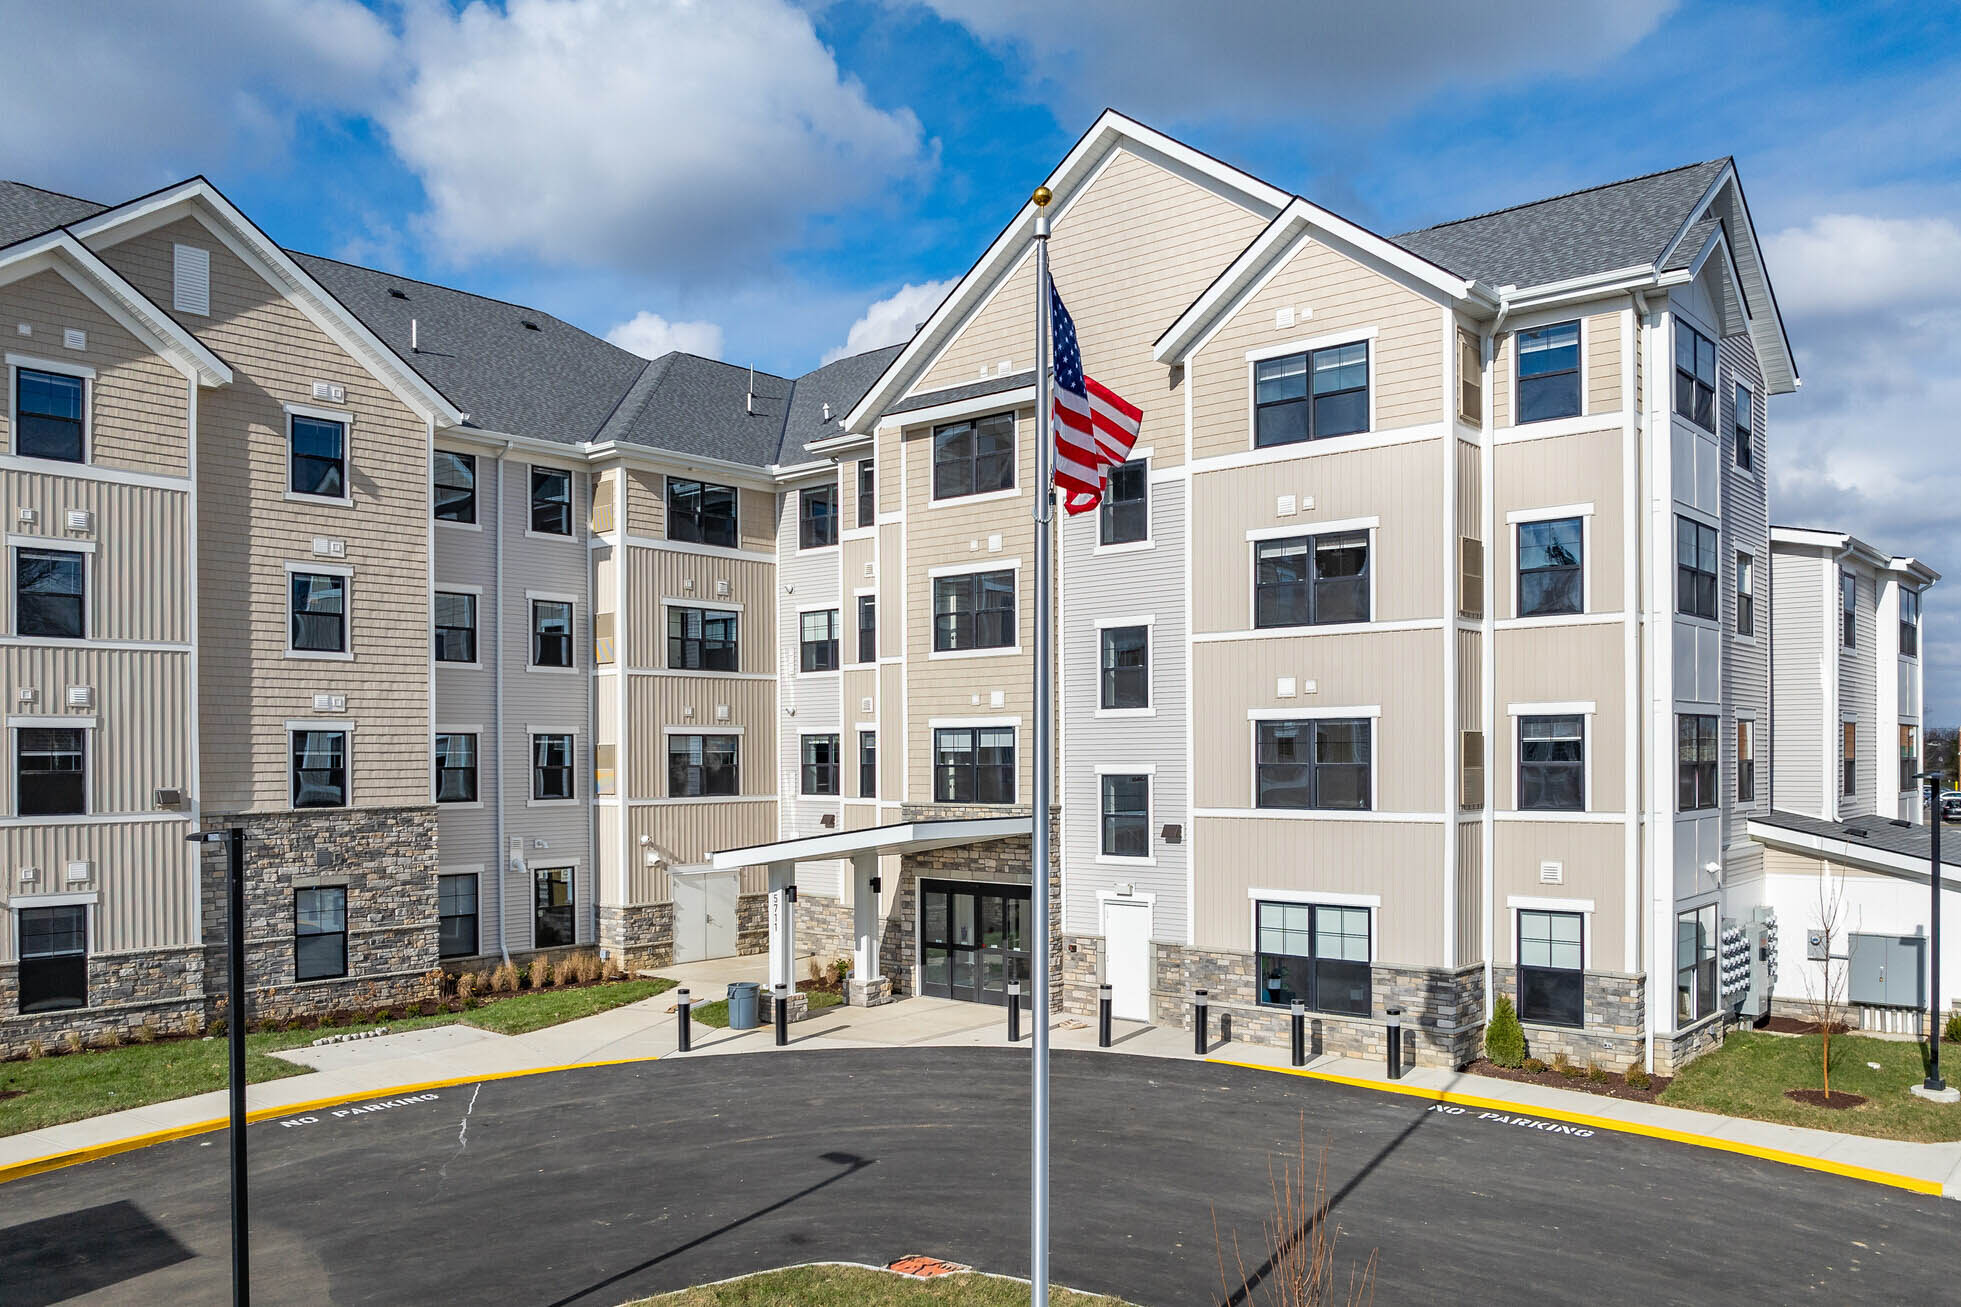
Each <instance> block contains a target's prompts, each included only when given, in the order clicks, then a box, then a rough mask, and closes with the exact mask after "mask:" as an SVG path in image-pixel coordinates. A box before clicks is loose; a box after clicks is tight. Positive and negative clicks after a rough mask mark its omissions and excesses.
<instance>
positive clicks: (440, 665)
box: [287, 581, 483, 672]
mask: <svg viewBox="0 0 1961 1307" xmlns="http://www.w3.org/2000/svg"><path fill="white" fill-rule="evenodd" d="M429 591H430V593H429V639H430V644H431V648H430V651H429V662H430V664H431V665H432V666H434V667H435V668H436V670H437V671H439V672H440V671H454V672H480V671H482V670H483V587H482V586H480V585H464V584H461V583H452V582H448V581H438V582H436V583H435V584H434V585H432V586H430V587H429ZM439 594H455V595H469V596H470V597H471V598H473V599H475V600H476V601H477V602H476V605H475V609H474V615H475V617H476V619H477V620H476V624H475V625H473V626H472V627H471V628H470V630H471V633H472V635H473V636H474V640H475V644H476V646H477V656H476V658H475V660H474V661H471V662H467V663H456V662H445V661H443V660H442V659H440V658H438V657H436V653H435V648H434V643H435V636H436V612H435V603H436V596H437V595H439ZM287 602H288V603H291V602H292V601H291V600H290V599H289V600H288V601H287Z"/></svg>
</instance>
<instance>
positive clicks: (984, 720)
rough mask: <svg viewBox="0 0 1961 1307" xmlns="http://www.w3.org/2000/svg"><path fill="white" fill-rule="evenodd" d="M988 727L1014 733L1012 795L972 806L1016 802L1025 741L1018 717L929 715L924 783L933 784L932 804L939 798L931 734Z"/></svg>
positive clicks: (935, 744) (936, 748)
mask: <svg viewBox="0 0 1961 1307" xmlns="http://www.w3.org/2000/svg"><path fill="white" fill-rule="evenodd" d="M990 728H992V729H1001V728H1006V729H1009V730H1012V731H1013V732H1014V733H1015V774H1014V779H1013V782H1012V784H1011V785H1010V786H1009V793H1010V794H1012V795H1013V796H1014V797H1012V798H1010V799H1009V800H1008V801H1007V802H1006V803H980V802H978V801H976V803H975V805H974V806H976V807H981V808H1010V807H1013V806H1014V805H1015V804H1016V803H1018V802H1020V800H1021V778H1022V767H1023V765H1024V762H1025V760H1024V758H1023V750H1022V745H1023V744H1024V743H1025V741H1024V740H1023V739H1022V738H1021V718H1019V717H929V718H927V719H926V774H927V780H928V782H929V783H930V784H931V785H932V786H933V789H932V790H931V791H930V792H931V793H932V794H933V795H934V798H933V800H932V801H933V802H934V803H938V802H940V801H941V800H940V799H939V797H938V795H939V789H938V778H937V777H936V776H935V775H934V773H935V772H937V771H938V770H939V763H938V762H937V761H935V758H936V756H937V754H938V752H939V744H938V742H937V741H936V740H935V739H934V738H933V733H934V732H936V731H971V730H988V729H990ZM883 765H884V764H883V761H881V763H880V766H883Z"/></svg>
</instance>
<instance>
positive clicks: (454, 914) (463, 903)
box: [436, 872, 477, 958]
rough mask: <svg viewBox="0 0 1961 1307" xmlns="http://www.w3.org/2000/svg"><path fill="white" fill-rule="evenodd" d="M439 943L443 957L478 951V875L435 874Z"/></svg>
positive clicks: (467, 954)
mask: <svg viewBox="0 0 1961 1307" xmlns="http://www.w3.org/2000/svg"><path fill="white" fill-rule="evenodd" d="M436 914H437V922H438V925H437V936H436V939H437V944H436V952H437V954H438V956H440V957H446V958H467V957H470V956H472V955H474V954H475V953H476V951H477V878H476V876H475V875H474V874H471V873H467V872H466V873H462V874H459V875H454V876H438V877H436Z"/></svg>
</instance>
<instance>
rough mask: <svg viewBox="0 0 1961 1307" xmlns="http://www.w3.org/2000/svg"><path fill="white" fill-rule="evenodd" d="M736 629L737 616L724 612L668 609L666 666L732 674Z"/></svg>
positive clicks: (734, 663)
mask: <svg viewBox="0 0 1961 1307" xmlns="http://www.w3.org/2000/svg"><path fill="white" fill-rule="evenodd" d="M738 625H739V618H738V616H737V614H735V613H733V612H729V611H726V610H723V609H715V608H682V607H679V606H677V605H669V606H668V609H667V665H668V666H669V667H671V668H674V669H675V670H677V671H690V672H732V671H735V670H736V667H737V665H738V664H737V657H738V654H737V644H736V640H737V634H738V632H737V627H738Z"/></svg>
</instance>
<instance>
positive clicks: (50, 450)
mask: <svg viewBox="0 0 1961 1307" xmlns="http://www.w3.org/2000/svg"><path fill="white" fill-rule="evenodd" d="M87 390H88V383H87V382H85V381H84V380H83V379H82V378H80V377H71V376H66V375H64V374H62V373H59V372H42V371H40V370H39V369H36V368H15V369H14V450H13V452H14V453H16V454H18V455H20V456H21V457H22V458H46V459H53V460H55V461H56V462H60V463H82V462H86V461H87V454H88V441H87V437H86V433H85V432H84V430H83V426H84V422H85V420H86V419H85V416H84V415H85V414H86V412H87V403H86V396H87Z"/></svg>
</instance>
